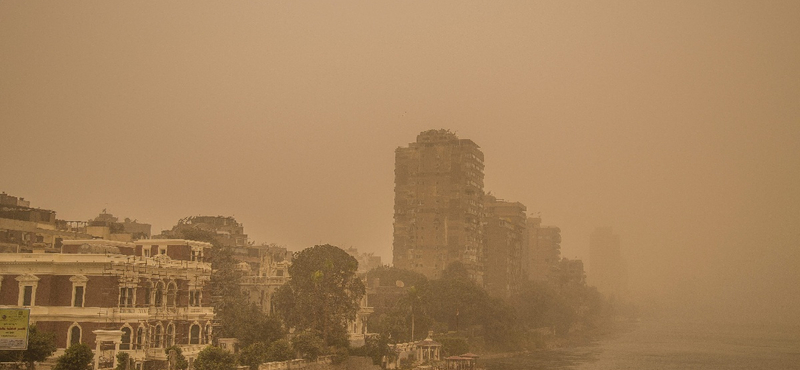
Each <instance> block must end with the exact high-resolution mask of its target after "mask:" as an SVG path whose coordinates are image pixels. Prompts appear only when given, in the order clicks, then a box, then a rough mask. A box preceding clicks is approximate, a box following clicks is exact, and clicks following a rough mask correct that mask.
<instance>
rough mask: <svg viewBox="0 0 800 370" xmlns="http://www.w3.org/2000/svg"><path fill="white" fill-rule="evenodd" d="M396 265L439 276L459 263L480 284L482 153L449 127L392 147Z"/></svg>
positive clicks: (426, 274)
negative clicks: (451, 264) (450, 265)
mask: <svg viewBox="0 0 800 370" xmlns="http://www.w3.org/2000/svg"><path fill="white" fill-rule="evenodd" d="M394 189H395V192H394V194H395V196H394V243H393V257H394V266H396V267H399V268H404V269H408V270H412V271H416V272H419V273H422V274H423V275H425V276H427V277H428V278H438V277H439V276H440V275H441V272H442V270H444V269H445V268H446V267H447V266H448V265H449V264H450V263H452V262H456V261H459V262H461V263H462V264H463V265H464V267H466V269H467V271H468V272H469V274H470V277H472V279H473V280H475V281H476V282H477V283H479V284H483V263H484V254H483V236H482V231H481V217H482V214H483V195H484V193H483V152H481V150H480V147H479V146H478V145H477V144H475V143H474V142H473V141H472V140H469V139H459V138H458V136H456V135H455V134H454V133H452V132H450V131H449V130H429V131H425V132H422V133H420V134H419V135H418V136H417V141H416V142H414V143H410V144H409V145H408V147H401V148H397V150H396V151H395V188H394Z"/></svg>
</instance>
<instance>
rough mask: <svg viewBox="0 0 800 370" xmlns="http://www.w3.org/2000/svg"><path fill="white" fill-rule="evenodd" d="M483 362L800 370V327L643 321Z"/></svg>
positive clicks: (520, 368)
mask: <svg viewBox="0 0 800 370" xmlns="http://www.w3.org/2000/svg"><path fill="white" fill-rule="evenodd" d="M483 364H484V366H485V367H486V368H487V369H488V370H535V369H571V370H610V369H641V370H651V369H660V370H661V369H663V370H672V369H687V370H694V369H769V370H780V369H800V327H797V326H793V327H785V326H778V325H768V326H767V325H742V324H736V325H731V324H725V325H723V324H711V323H687V322H676V321H642V322H639V323H636V324H635V325H634V326H633V327H632V328H631V329H630V330H628V331H625V332H621V333H617V334H614V335H611V336H608V337H605V338H603V339H602V340H599V341H597V342H595V343H593V344H590V345H586V346H578V347H574V348H567V349H559V350H549V351H536V352H530V353H527V354H523V355H518V356H515V357H509V358H503V359H492V360H485V361H483Z"/></svg>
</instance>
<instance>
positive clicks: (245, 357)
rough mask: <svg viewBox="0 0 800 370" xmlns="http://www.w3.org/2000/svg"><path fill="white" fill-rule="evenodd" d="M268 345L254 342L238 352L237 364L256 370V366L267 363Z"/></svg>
mask: <svg viewBox="0 0 800 370" xmlns="http://www.w3.org/2000/svg"><path fill="white" fill-rule="evenodd" d="M268 355H269V344H268V343H265V342H255V343H253V344H251V345H249V346H247V347H244V348H242V350H241V351H239V363H240V364H242V365H244V366H248V367H249V368H250V369H251V370H256V369H258V365H261V364H263V363H265V362H269V360H268V358H267V357H268Z"/></svg>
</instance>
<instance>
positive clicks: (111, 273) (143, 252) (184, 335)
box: [0, 239, 214, 369]
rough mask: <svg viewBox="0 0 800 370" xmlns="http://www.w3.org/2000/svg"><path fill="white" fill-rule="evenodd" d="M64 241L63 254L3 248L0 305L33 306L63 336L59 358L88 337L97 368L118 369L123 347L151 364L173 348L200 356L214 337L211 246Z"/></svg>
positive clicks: (42, 325)
mask: <svg viewBox="0 0 800 370" xmlns="http://www.w3.org/2000/svg"><path fill="white" fill-rule="evenodd" d="M62 243H63V246H62V248H61V249H62V251H61V253H0V307H5V308H12V307H14V308H19V307H27V308H30V310H31V323H32V324H35V325H36V326H37V328H38V329H39V330H42V331H47V332H51V333H54V334H55V335H56V346H57V347H58V349H59V350H58V351H57V352H56V356H57V355H60V354H61V353H63V351H64V349H66V348H67V347H69V346H70V345H71V344H74V343H86V344H88V345H89V346H90V347H92V348H95V349H96V354H95V357H96V358H95V365H96V367H97V368H109V367H113V366H114V365H115V363H114V362H115V361H116V352H118V351H124V352H128V353H129V354H130V356H131V357H132V358H133V359H134V361H135V366H136V368H137V369H140V368H144V369H147V368H151V367H154V365H155V363H156V362H159V361H165V360H166V354H165V352H164V349H165V348H167V347H170V346H172V345H178V346H180V347H181V348H182V350H183V354H184V355H185V356H186V357H187V359H189V360H193V359H194V358H195V357H196V356H197V353H198V352H199V351H200V350H201V349H202V347H204V346H205V345H207V344H208V343H210V342H211V335H212V321H213V319H214V311H213V308H212V307H211V305H210V303H211V302H210V299H211V297H210V294H208V293H206V287H207V283H208V281H209V278H210V275H211V264H210V263H209V262H208V261H206V260H205V257H206V255H207V254H208V252H209V250H210V248H211V245H210V244H208V243H203V242H196V241H188V240H146V239H145V240H140V241H138V242H135V243H131V242H119V241H110V240H99V239H96V240H64V241H63V242H62ZM109 335H110V336H111V337H109ZM108 338H114V339H113V341H112V342H111V343H112V344H111V345H110V346H109V343H108V342H107V340H108ZM114 342H116V343H115V344H114ZM98 351H99V352H98Z"/></svg>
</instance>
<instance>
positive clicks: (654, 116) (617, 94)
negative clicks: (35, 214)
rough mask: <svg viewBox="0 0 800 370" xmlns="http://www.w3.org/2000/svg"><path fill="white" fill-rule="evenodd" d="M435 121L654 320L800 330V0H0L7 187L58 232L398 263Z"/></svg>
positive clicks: (506, 193) (500, 190) (1, 134)
mask: <svg viewBox="0 0 800 370" xmlns="http://www.w3.org/2000/svg"><path fill="white" fill-rule="evenodd" d="M431 128H437V129H438V128H448V129H451V130H453V131H455V132H457V134H458V135H459V136H460V137H461V138H469V139H472V140H473V141H475V142H476V143H477V144H478V145H480V146H481V148H482V150H483V152H484V154H485V157H486V161H485V164H486V171H485V172H486V182H485V183H486V190H487V191H492V192H493V194H495V195H497V196H498V197H500V198H504V199H507V200H516V201H520V202H522V203H524V204H525V205H527V207H528V210H529V211H530V213H533V214H536V213H537V212H541V216H542V217H543V220H544V223H545V224H548V225H557V226H559V227H561V229H562V236H563V243H562V248H563V251H564V255H565V256H567V257H576V256H577V257H581V258H586V257H588V252H587V248H588V239H589V234H590V232H591V231H592V230H593V229H594V228H595V227H597V226H611V227H613V228H614V230H615V231H616V232H617V233H618V234H620V235H621V238H622V242H623V253H624V254H625V256H626V258H627V260H628V263H629V265H630V267H629V269H630V274H631V289H632V291H633V292H634V293H635V294H637V295H638V296H643V297H647V299H648V300H650V302H654V303H653V304H657V305H666V306H672V305H674V306H676V307H677V308H681V309H682V310H683V311H686V310H688V308H687V307H689V306H691V310H695V309H696V310H697V311H698V312H704V313H708V314H711V315H714V316H719V315H720V314H725V315H729V316H731V317H733V318H738V317H764V316H765V315H766V314H774V315H775V316H771V317H772V318H775V319H781V320H783V319H795V320H797V318H798V317H800V309H799V307H800V2H797V1H768V2H756V1H743V2H739V1H665V2H641V1H627V2H625V1H592V2H572V1H552V2H534V1H520V2H489V1H481V2H462V1H458V2H449V1H448V2H444V1H436V2H429V1H401V2H377V1H364V2H356V1H347V2H295V1H281V2H278V1H258V2H244V1H240V2H216V1H215V2H203V1H191V2H189V1H172V2H159V1H150V2H144V1H143V2H108V1H84V2H79V3H76V2H31V1H2V2H0V191H5V192H7V193H9V194H12V195H16V196H22V197H25V198H26V199H28V200H30V201H31V203H32V205H33V206H35V207H41V208H47V209H53V210H55V211H57V212H58V217H59V218H62V219H67V220H86V219H89V218H91V217H94V216H96V215H97V214H98V213H99V212H100V211H101V210H102V209H104V208H106V209H108V211H109V212H111V213H113V214H115V215H117V216H120V217H131V218H135V219H138V220H139V221H142V222H148V223H151V224H152V225H153V228H154V231H155V232H158V231H160V230H162V229H165V228H169V227H171V226H172V225H174V224H175V223H176V221H177V220H178V219H179V218H182V217H186V216H191V215H200V214H204V215H226V216H227V215H232V216H234V217H236V219H237V220H239V221H240V222H242V223H243V224H244V226H245V231H246V232H247V233H248V234H249V235H250V236H251V238H252V239H254V240H255V241H257V242H274V243H278V244H282V245H286V246H287V247H289V248H290V249H293V250H299V249H302V248H305V247H308V246H311V245H313V244H318V243H331V244H335V245H339V246H343V247H347V246H354V247H357V248H359V249H360V250H362V251H372V252H375V253H377V254H379V255H381V256H382V257H383V259H384V262H387V263H388V262H390V261H391V243H392V214H393V209H392V206H393V196H394V195H393V181H394V174H393V171H394V149H395V148H396V147H398V146H405V145H407V144H408V143H409V142H412V141H414V140H415V138H416V135H417V134H418V133H419V132H420V131H423V130H427V129H431ZM588 273H589V276H590V279H591V271H589V272H588ZM686 302H692V303H696V304H693V305H688V304H685V305H684V303H686Z"/></svg>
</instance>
